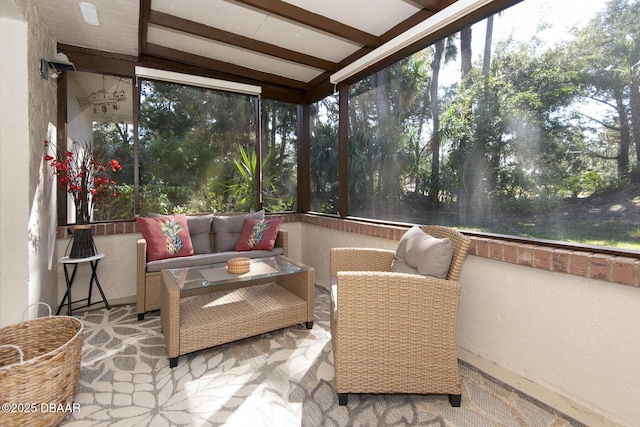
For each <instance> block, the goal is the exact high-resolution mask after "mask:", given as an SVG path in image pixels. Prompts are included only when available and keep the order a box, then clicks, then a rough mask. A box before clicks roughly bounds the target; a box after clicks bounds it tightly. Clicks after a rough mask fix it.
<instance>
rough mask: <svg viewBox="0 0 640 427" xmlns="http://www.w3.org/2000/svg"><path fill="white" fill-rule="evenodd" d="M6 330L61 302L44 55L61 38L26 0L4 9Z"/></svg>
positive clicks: (0, 126)
mask: <svg viewBox="0 0 640 427" xmlns="http://www.w3.org/2000/svg"><path fill="white" fill-rule="evenodd" d="M0 16H2V17H1V18H0V29H1V30H0V34H1V35H2V40H3V42H2V43H1V44H0V326H4V325H8V324H12V323H16V322H19V321H20V320H22V313H23V311H24V310H25V308H26V307H27V306H29V305H30V304H31V303H34V302H38V301H44V302H47V303H49V304H53V301H54V300H55V298H56V288H55V274H53V273H52V272H51V270H49V259H50V255H51V256H53V248H54V246H55V239H54V238H53V237H52V236H51V233H50V231H51V223H52V221H53V222H54V223H55V212H54V214H53V217H52V215H51V212H50V206H51V197H52V196H51V191H50V182H48V181H47V180H46V179H45V175H46V174H45V170H44V168H43V155H44V140H45V139H48V138H49V136H50V135H51V134H55V121H56V109H57V107H56V85H55V82H53V81H51V80H44V79H42V78H41V77H40V74H39V69H38V63H39V59H40V58H41V57H50V56H52V55H53V54H54V53H55V40H53V39H52V37H51V35H50V34H49V32H48V29H47V28H46V26H44V24H43V23H42V19H41V17H40V15H39V14H38V13H37V11H36V9H35V8H34V7H32V6H31V5H30V4H29V3H28V1H26V0H9V1H8V2H3V3H2V5H1V6H0Z"/></svg>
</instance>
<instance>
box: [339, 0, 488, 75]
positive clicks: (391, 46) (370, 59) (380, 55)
mask: <svg viewBox="0 0 640 427" xmlns="http://www.w3.org/2000/svg"><path fill="white" fill-rule="evenodd" d="M492 1H494V0H458V1H457V2H455V3H453V4H452V5H451V6H448V7H446V8H444V9H442V10H441V11H440V12H438V13H435V14H434V15H433V16H431V17H429V18H427V19H425V20H424V21H422V22H421V23H420V24H418V25H416V26H415V27H413V28H411V29H410V30H407V31H405V32H404V33H402V34H400V35H399V36H397V37H395V38H393V39H391V40H389V41H388V42H387V43H385V44H383V45H382V46H380V47H378V48H376V49H374V50H372V51H371V52H369V53H368V54H366V55H365V56H363V57H362V58H360V59H358V60H356V61H354V62H352V63H351V64H349V65H347V66H346V67H344V68H342V69H341V70H338V71H337V72H335V73H334V74H332V75H331V77H330V79H329V81H330V82H331V83H332V84H338V83H340V82H341V81H343V80H346V79H348V78H349V77H351V76H353V75H354V74H357V73H359V72H361V71H363V70H366V69H367V68H369V67H371V66H372V65H375V64H377V63H378V62H380V61H382V60H383V59H385V58H387V57H388V56H391V55H393V54H394V53H396V52H399V51H400V50H402V49H404V48H406V47H408V46H410V45H412V44H413V43H416V42H418V41H420V40H421V39H423V38H425V37H427V36H429V35H430V34H433V33H435V32H436V31H439V30H441V29H442V28H444V27H446V26H447V25H451V24H453V23H454V22H456V21H458V20H459V19H462V18H464V17H465V16H466V15H468V14H469V13H472V12H474V11H475V10H478V9H480V8H481V7H483V6H486V5H487V4H489V3H491V2H492Z"/></svg>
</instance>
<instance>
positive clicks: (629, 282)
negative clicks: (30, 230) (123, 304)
mask: <svg viewBox="0 0 640 427" xmlns="http://www.w3.org/2000/svg"><path fill="white" fill-rule="evenodd" d="M274 216H279V217H283V218H284V222H285V223H287V222H302V223H305V224H311V225H316V226H319V227H325V228H330V229H333V230H338V231H344V232H349V233H357V234H362V235H366V236H372V237H380V238H384V239H391V240H396V241H398V240H400V238H401V237H402V235H403V234H404V232H405V231H406V230H407V227H408V225H406V224H405V225H400V224H397V225H396V224H385V223H382V222H376V221H371V222H369V221H363V220H359V219H357V220H356V219H340V218H338V217H335V216H328V215H322V214H296V213H293V214H279V215H274ZM91 231H92V233H93V235H94V236H109V235H118V234H129V233H139V232H140V230H139V229H138V226H137V224H136V222H135V221H129V222H112V223H99V224H92V225H91ZM72 232H73V228H72V226H69V225H67V226H60V227H58V229H57V238H59V239H63V238H69V237H70V236H71V234H72ZM469 238H470V239H471V245H470V246H469V252H468V253H469V255H473V256H478V257H482V258H487V259H491V260H496V261H500V262H506V263H509V264H516V265H521V266H525V267H531V268H536V269H540V270H547V271H553V272H557V273H564V274H571V275H573V276H578V277H585V278H589V279H596V280H603V281H606V282H610V283H616V284H620V285H625V286H633V287H640V254H638V257H634V255H635V254H632V253H630V254H628V255H625V254H617V253H616V251H609V250H603V251H599V250H598V249H597V248H594V250H593V251H590V250H588V249H585V248H584V247H578V248H575V249H572V248H571V247H570V246H569V245H566V244H565V245H564V246H563V247H562V248H556V247H553V246H550V245H549V244H536V241H535V240H532V241H530V242H527V243H523V242H521V241H510V240H508V239H501V238H500V237H498V236H490V237H481V236H478V235H475V234H474V235H470V236H469Z"/></svg>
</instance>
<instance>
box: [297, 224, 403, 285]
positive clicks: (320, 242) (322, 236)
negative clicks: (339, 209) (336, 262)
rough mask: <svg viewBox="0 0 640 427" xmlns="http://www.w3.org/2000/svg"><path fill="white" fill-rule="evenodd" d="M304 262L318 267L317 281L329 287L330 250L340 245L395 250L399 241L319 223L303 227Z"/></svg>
mask: <svg viewBox="0 0 640 427" xmlns="http://www.w3.org/2000/svg"><path fill="white" fill-rule="evenodd" d="M302 241H303V246H302V262H303V263H305V264H307V265H308V266H310V267H313V268H315V269H316V283H317V284H319V285H321V286H324V287H327V288H328V287H329V272H330V267H329V250H330V249H331V248H340V247H363V248H380V249H392V250H395V248H396V246H397V245H398V242H396V241H395V240H390V239H383V238H380V237H372V236H365V235H362V234H356V233H347V232H342V231H338V230H332V229H330V228H325V227H320V226H317V225H311V224H304V225H303V228H302Z"/></svg>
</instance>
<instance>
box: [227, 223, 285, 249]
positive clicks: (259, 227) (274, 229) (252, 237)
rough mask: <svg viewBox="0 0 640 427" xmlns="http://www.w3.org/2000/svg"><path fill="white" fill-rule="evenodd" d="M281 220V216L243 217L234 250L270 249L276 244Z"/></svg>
mask: <svg viewBox="0 0 640 427" xmlns="http://www.w3.org/2000/svg"><path fill="white" fill-rule="evenodd" d="M282 221H283V219H282V218H274V219H267V220H265V219H245V220H244V226H243V227H242V232H241V233H240V237H239V238H238V243H237V244H236V248H235V249H236V251H238V252H240V251H254V250H267V251H270V250H271V249H273V246H274V245H275V244H276V237H278V230H280V226H281V225H282Z"/></svg>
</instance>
